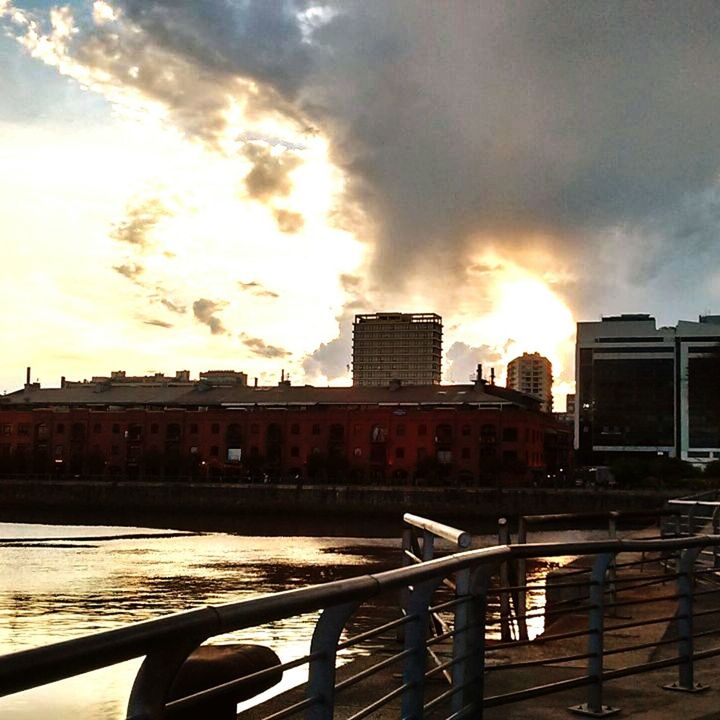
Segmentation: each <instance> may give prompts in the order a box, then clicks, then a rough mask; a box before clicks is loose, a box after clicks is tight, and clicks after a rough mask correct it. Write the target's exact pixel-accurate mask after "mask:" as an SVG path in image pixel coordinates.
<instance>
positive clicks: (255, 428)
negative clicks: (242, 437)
mask: <svg viewBox="0 0 720 720" xmlns="http://www.w3.org/2000/svg"><path fill="white" fill-rule="evenodd" d="M250 432H251V433H252V434H253V435H257V434H258V433H259V432H260V426H259V425H258V424H257V423H253V424H252V425H251V426H250Z"/></svg>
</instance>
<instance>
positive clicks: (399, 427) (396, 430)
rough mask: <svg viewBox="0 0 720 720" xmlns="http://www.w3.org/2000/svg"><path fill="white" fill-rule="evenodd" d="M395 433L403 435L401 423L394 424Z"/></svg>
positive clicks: (403, 429)
mask: <svg viewBox="0 0 720 720" xmlns="http://www.w3.org/2000/svg"><path fill="white" fill-rule="evenodd" d="M395 434H396V435H397V436H398V437H403V436H404V435H405V426H404V425H403V424H402V423H401V424H400V425H396V426H395Z"/></svg>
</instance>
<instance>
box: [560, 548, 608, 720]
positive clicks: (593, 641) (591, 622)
mask: <svg viewBox="0 0 720 720" xmlns="http://www.w3.org/2000/svg"><path fill="white" fill-rule="evenodd" d="M613 560H614V553H601V554H599V555H598V556H597V557H596V558H595V562H594V563H593V568H592V573H591V579H592V581H593V584H592V585H591V586H590V605H591V607H590V610H589V612H588V626H589V627H588V630H589V633H590V634H589V635H588V655H590V657H589V659H588V672H587V674H588V676H589V677H591V678H593V682H592V683H591V684H590V685H589V686H588V695H587V702H586V703H584V704H582V705H573V706H572V707H570V708H568V710H570V711H571V712H573V713H575V714H577V715H585V716H587V717H606V716H607V715H614V714H616V713H618V712H620V708H618V707H610V706H608V705H603V702H602V691H603V644H604V634H603V633H604V629H605V628H604V625H605V607H604V604H605V602H604V601H605V587H604V586H605V575H606V573H607V571H608V568H609V567H610V565H611V564H612V562H613Z"/></svg>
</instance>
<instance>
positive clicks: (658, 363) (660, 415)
mask: <svg viewBox="0 0 720 720" xmlns="http://www.w3.org/2000/svg"><path fill="white" fill-rule="evenodd" d="M575 378H576V404H575V447H576V448H577V449H578V450H579V454H580V461H581V462H586V463H590V462H596V461H597V460H599V459H603V460H608V459H611V458H612V456H613V455H616V454H618V453H632V454H640V453H651V454H664V455H668V456H670V457H679V458H681V459H682V460H689V461H691V462H696V463H702V462H707V461H709V460H713V459H718V458H720V316H717V315H706V316H702V315H701V316H700V318H699V321H698V322H687V321H684V320H683V321H680V322H679V323H678V324H677V326H676V327H661V328H658V327H656V323H655V318H653V317H651V316H650V315H619V316H615V317H606V318H603V319H602V321H600V322H581V323H578V331H577V347H576V362H575Z"/></svg>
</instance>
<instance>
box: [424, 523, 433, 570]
mask: <svg viewBox="0 0 720 720" xmlns="http://www.w3.org/2000/svg"><path fill="white" fill-rule="evenodd" d="M422 537H423V545H422V559H423V562H427V561H428V560H432V559H433V557H434V556H435V536H434V535H433V534H432V533H431V532H430V531H429V530H423V532H422Z"/></svg>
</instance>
